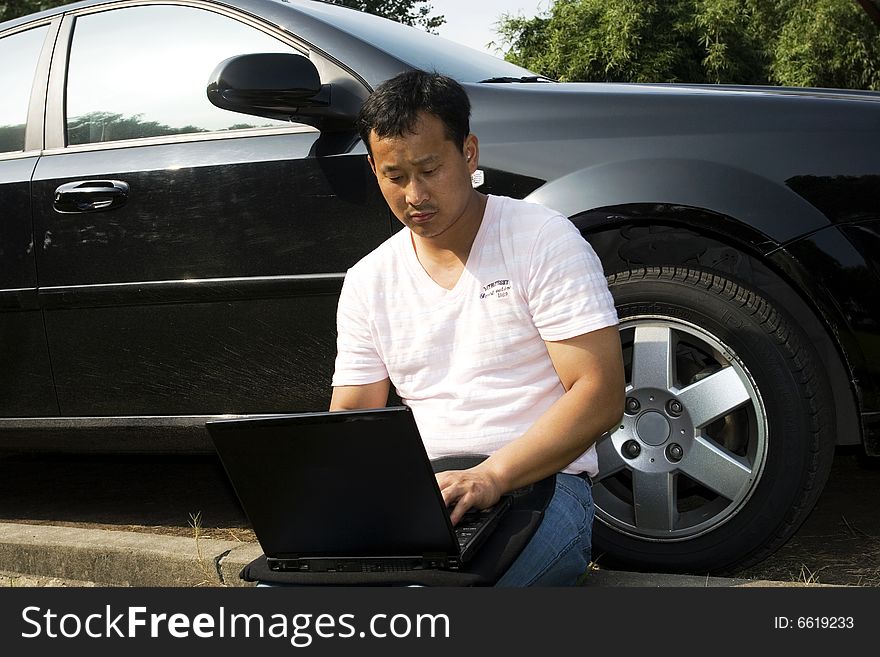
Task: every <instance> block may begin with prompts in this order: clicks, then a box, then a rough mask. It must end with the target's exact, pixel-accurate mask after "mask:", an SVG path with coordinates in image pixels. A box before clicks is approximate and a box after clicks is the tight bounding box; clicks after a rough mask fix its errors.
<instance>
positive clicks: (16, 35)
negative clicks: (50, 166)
mask: <svg viewBox="0 0 880 657" xmlns="http://www.w3.org/2000/svg"><path fill="white" fill-rule="evenodd" d="M50 31H52V26H51V25H50V24H49V22H48V21H44V22H43V23H42V24H38V25H36V26H31V25H28V26H25V27H24V28H19V29H16V30H15V31H10V32H9V33H6V34H2V35H0V94H2V100H0V416H2V417H3V418H24V417H41V416H51V415H57V414H58V405H57V402H56V400H55V391H54V389H53V385H52V371H51V367H50V364H49V352H48V350H47V347H46V333H45V329H44V327H43V317H42V313H41V312H40V309H39V305H38V300H37V272H36V268H35V262H34V237H33V225H32V219H31V201H30V180H31V174H32V173H33V171H34V166H35V165H36V163H37V160H38V159H39V155H40V148H41V146H42V144H41V140H42V123H41V120H40V116H41V111H40V110H41V109H42V98H41V97H40V88H42V90H43V91H44V92H45V82H44V81H43V78H44V76H45V75H46V69H47V66H46V65H47V64H48V54H49V53H50V52H51V50H48V51H47V52H46V54H45V55H43V56H41V53H43V46H44V43H46V42H47V40H48V37H49V33H50ZM52 34H53V36H54V31H53V33H52ZM35 80H37V82H36V83H35ZM32 98H33V102H32ZM32 105H33V107H32V108H31V106H32ZM29 114H30V115H31V117H32V119H33V120H34V124H33V125H30V126H29V125H28V115H29ZM5 424H6V423H4V428H5Z"/></svg>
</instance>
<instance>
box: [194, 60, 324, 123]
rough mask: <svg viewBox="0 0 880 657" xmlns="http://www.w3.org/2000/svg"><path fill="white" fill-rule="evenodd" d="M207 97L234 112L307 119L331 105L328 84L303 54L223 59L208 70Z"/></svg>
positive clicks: (222, 107)
mask: <svg viewBox="0 0 880 657" xmlns="http://www.w3.org/2000/svg"><path fill="white" fill-rule="evenodd" d="M207 93H208V100H210V101H211V103H212V104H213V105H216V106H217V107H219V108H221V109H225V110H232V111H233V112H241V113H243V114H254V115H256V116H263V117H267V118H270V119H281V120H284V121H289V120H294V121H300V122H304V123H316V124H317V123H320V121H316V120H308V118H306V117H309V116H320V115H321V114H322V112H321V111H320V109H321V108H327V107H329V105H330V85H329V84H325V85H322V84H321V77H320V75H319V74H318V69H317V68H315V65H314V64H313V63H312V62H311V61H309V59H308V58H307V57H303V56H302V55H294V54H292V53H255V54H248V55H236V56H235V57H230V58H228V59H224V60H223V61H222V62H220V63H219V64H218V65H217V67H216V68H215V69H214V72H213V73H211V77H210V79H209V81H208V88H207Z"/></svg>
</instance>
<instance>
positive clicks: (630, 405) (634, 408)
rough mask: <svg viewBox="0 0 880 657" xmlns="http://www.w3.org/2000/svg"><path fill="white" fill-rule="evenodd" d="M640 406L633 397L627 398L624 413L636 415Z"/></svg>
mask: <svg viewBox="0 0 880 657" xmlns="http://www.w3.org/2000/svg"><path fill="white" fill-rule="evenodd" d="M641 407H642V405H641V404H640V403H639V400H638V399H636V398H635V397H627V398H626V412H627V413H638V412H639V409H640V408H641Z"/></svg>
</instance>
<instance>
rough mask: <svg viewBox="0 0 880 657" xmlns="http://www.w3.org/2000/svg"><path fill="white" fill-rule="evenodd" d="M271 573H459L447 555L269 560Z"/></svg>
mask: <svg viewBox="0 0 880 657" xmlns="http://www.w3.org/2000/svg"><path fill="white" fill-rule="evenodd" d="M267 563H268V566H269V569H270V570H274V571H278V572H298V573H402V572H409V571H414V570H457V569H458V560H457V559H455V558H454V557H447V556H444V555H437V556H424V557H394V558H382V557H378V558H361V559H333V558H329V559H328V558H321V559H303V558H298V559H283V558H273V557H268V558H267Z"/></svg>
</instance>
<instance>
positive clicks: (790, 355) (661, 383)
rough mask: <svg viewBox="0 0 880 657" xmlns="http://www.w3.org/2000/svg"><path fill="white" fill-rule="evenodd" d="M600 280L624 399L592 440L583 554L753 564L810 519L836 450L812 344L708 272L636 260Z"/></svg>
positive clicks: (690, 568)
mask: <svg viewBox="0 0 880 657" xmlns="http://www.w3.org/2000/svg"><path fill="white" fill-rule="evenodd" d="M608 282H609V286H610V289H611V292H612V294H613V295H614V299H615V303H616V306H617V310H618V315H619V318H620V326H619V328H620V334H621V341H622V346H623V351H624V361H625V365H626V379H627V402H626V411H625V413H624V415H623V418H622V419H621V422H620V425H619V426H618V427H617V428H615V429H614V430H613V431H612V432H609V434H607V435H606V436H603V437H602V438H601V439H600V440H599V442H598V443H597V451H598V455H599V474H598V476H597V477H595V479H594V482H593V497H594V500H595V504H596V522H595V527H594V534H593V558H594V560H596V562H597V563H598V564H600V566H601V565H602V564H604V565H606V566H611V567H625V568H629V569H634V570H657V571H667V572H691V573H700V574H703V573H713V574H724V573H732V572H735V571H736V570H739V569H742V568H744V567H747V566H750V565H753V564H755V563H757V562H759V561H761V560H762V559H764V558H766V557H767V556H769V555H770V554H771V553H772V552H774V551H775V550H776V549H778V548H779V547H780V546H781V545H782V544H783V543H785V541H786V540H787V539H788V538H790V537H791V536H792V534H794V533H795V531H796V530H797V529H798V527H799V526H800V525H801V523H802V522H803V521H804V520H805V519H806V517H807V516H808V515H809V513H810V510H811V509H812V507H813V506H814V504H815V502H816V500H817V498H818V497H819V494H820V493H821V491H822V487H823V486H824V484H825V481H826V480H827V478H828V473H829V471H830V469H831V464H832V461H833V457H834V440H833V433H832V431H831V427H832V426H833V420H834V415H833V405H832V401H831V400H832V397H831V392H830V389H829V387H828V384H827V381H826V380H825V379H824V377H821V376H819V375H818V372H817V369H816V368H817V366H818V364H819V360H818V356H817V355H816V354H815V352H814V350H813V348H812V345H811V344H810V342H809V341H808V340H807V339H806V337H805V336H804V335H803V333H802V331H801V330H800V329H799V327H797V326H796V325H795V324H794V323H793V322H792V320H791V319H789V318H788V317H787V315H786V314H785V313H784V312H783V311H782V310H781V309H780V308H777V307H774V306H773V304H771V303H770V302H768V301H767V299H765V298H764V297H762V296H761V295H760V294H758V293H757V292H755V291H754V290H753V289H750V288H749V287H747V286H746V285H744V284H742V283H740V282H735V281H733V280H731V279H729V278H726V277H724V276H721V275H718V274H715V273H710V272H706V271H698V270H694V269H688V268H683V267H648V268H642V269H634V270H630V271H623V272H620V273H616V274H614V275H612V276H610V277H609V279H608Z"/></svg>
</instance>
